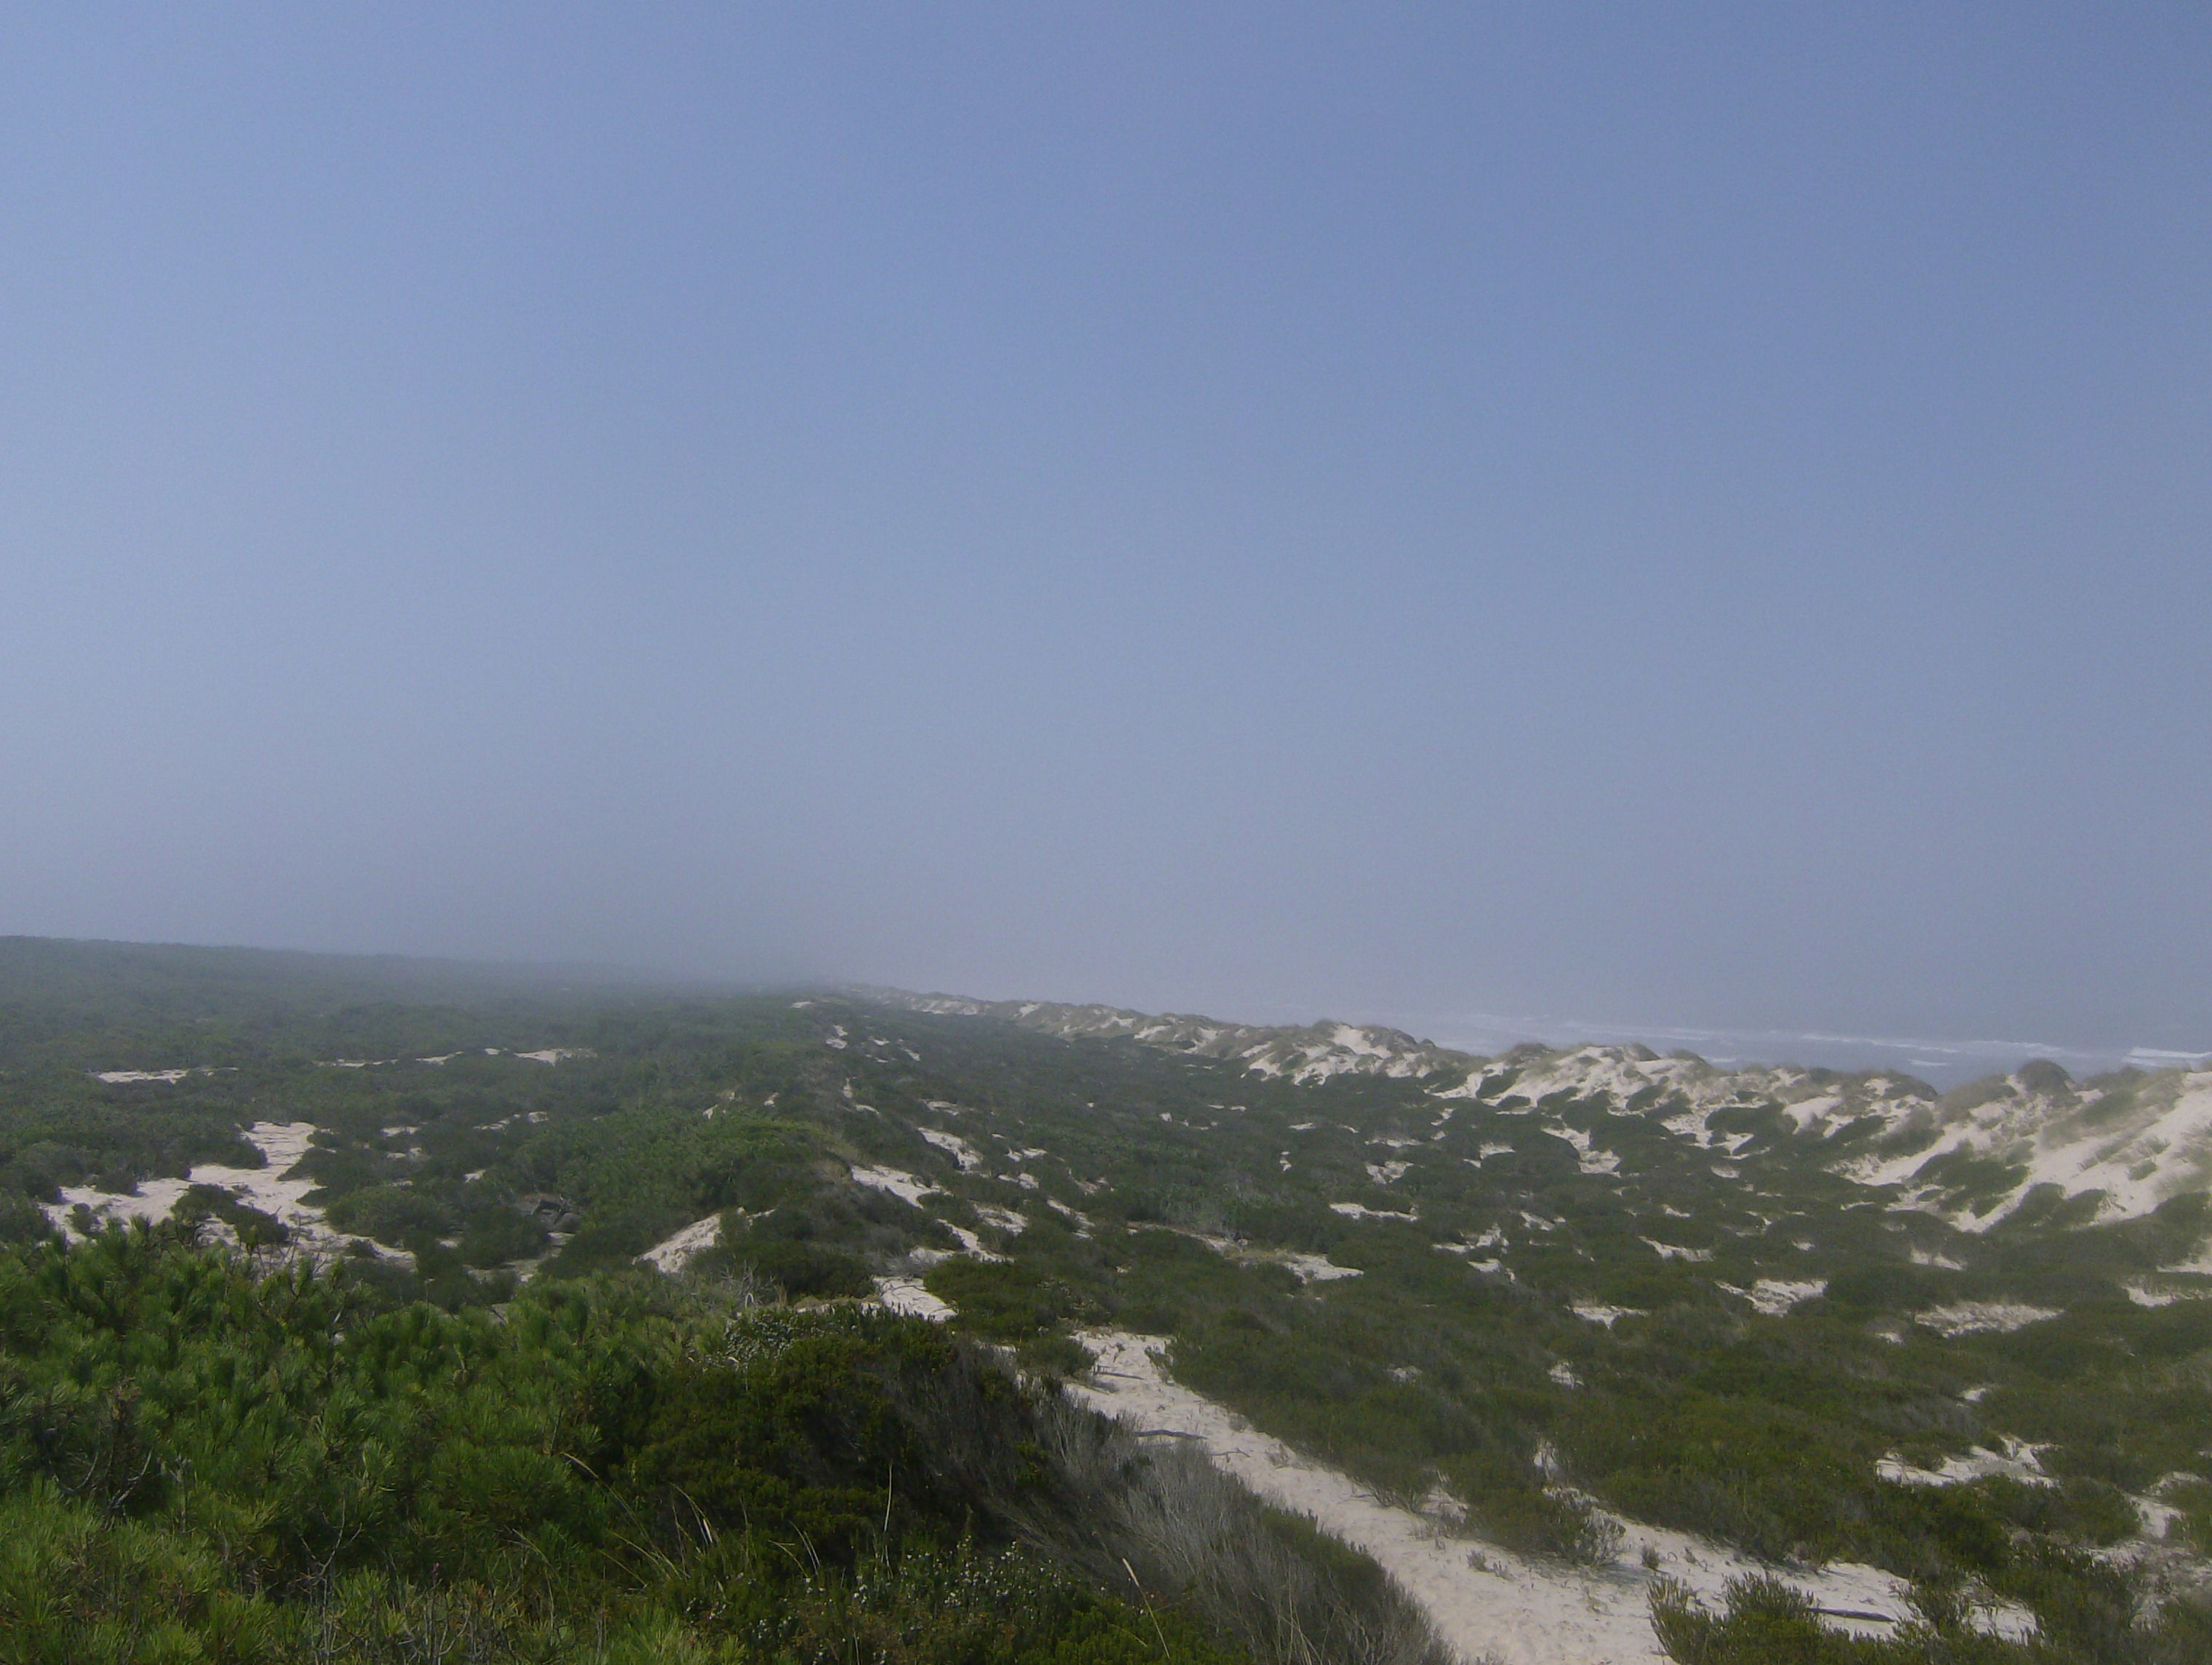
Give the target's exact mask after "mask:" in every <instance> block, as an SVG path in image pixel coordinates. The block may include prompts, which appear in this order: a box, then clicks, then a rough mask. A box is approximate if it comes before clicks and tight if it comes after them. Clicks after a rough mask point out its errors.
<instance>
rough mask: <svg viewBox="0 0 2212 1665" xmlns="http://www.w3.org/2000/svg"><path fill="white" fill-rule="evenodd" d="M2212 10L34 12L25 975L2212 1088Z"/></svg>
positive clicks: (3, 288) (23, 798)
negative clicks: (999, 1001) (1092, 1010)
mask: <svg viewBox="0 0 2212 1665" xmlns="http://www.w3.org/2000/svg"><path fill="white" fill-rule="evenodd" d="M2208 647H2212V9H2208V8H2206V7H2204V6H2203V5H2202V4H2186V5H2172V6H2154V5H2145V6H2124V7H2122V6H2102V7H2098V6H2073V7H2065V8H2041V7H2036V6H2030V5H2021V4H2012V3H2008V4H2003V5H1996V6H1989V7H1976V6H1969V5H1942V6H1927V5H1911V6H1906V5H1899V6H1895V7H1863V6H1839V7H1807V6H1790V7H1779V6H1753V5H1741V6H1724V7H1722V6H1717V7H1671V6H1670V7H1662V6H1648V5H1636V6H1627V5H1623V6H1618V7H1602V8H1587V9H1575V8H1567V7H1554V6H1523V7H1483V6H1464V5H1453V6H1439V7H1433V8H1428V7H1401V8H1392V7H1383V6H1375V5H1365V6H1356V7H1354V6H1340V7H1333V8H1328V9H1300V8H1296V7H1286V6H1284V5H1279V4H1267V5H1263V6H1253V7H1249V8H1243V7H1196V8H1194V7H1191V6H1188V5H1185V4H1177V5H1169V6H1161V7H1157V8H1155V7H1142V6H1129V5H1121V6H1111V7H1096V8H1076V7H1059V6H1036V5H1022V6H1008V7H1004V8H993V7H981V6H932V7H918V6H906V5H890V4H885V5H880V6H872V7H865V8H855V7H836V6H829V5H820V4H808V5H804V6H800V5H793V6H788V7H779V8H764V7H741V6H735V5H711V6H700V7H696V8H691V7H677V6H637V5H627V4H625V5H620V6H614V5H610V6H605V7H601V8H578V7H556V6H549V5H544V4H531V5H526V6H513V7H493V6H470V7H452V6H420V7H412V8H410V7H401V6H393V5H375V6H362V7H357V8H348V7H338V6H313V7H301V6H283V7H275V6H272V7H267V8H255V7H240V6H224V7H207V8H191V7H179V6H173V5H162V6H149V7H146V8H143V9H103V8H97V7H92V6H69V7H45V8H33V7H17V8H11V9H9V12H8V13H7V15H6V17H5V20H4V21H0V794H4V801H0V812H3V813H0V931H17V932H31V933H43V934H57V935H73V936H94V935H97V936H114V937H130V938H162V939H183V940H196V941H213V942H240V943H258V944H270V945H298V946H312V947H325V948H362V949H379V950H400V951H428V952H437V953H448V954H459V955H469V956H479V955H481V956H496V957H568V958H574V957H588V958H608V959H616V960H622V961H627V962H634V963H646V964H652V965H658V966H667V967H680V968H687V969H707V970H713V971H717V972H728V973H735V974H739V975H765V976H779V977H780V976H836V977H850V978H858V979H866V980H873V981H894V982H898V983H902V984H907V985H910V986H926V987H943V988H957V989H960V990H964V991H969V992H973V993H978V994H1016V993H1025V994H1041V995H1052V996H1061V997H1071V998H1091V997H1101V998H1107V999H1111V1000H1118V1001H1122V1002H1126V1003H1129V1004H1134V1005H1140V1006H1176V1007H1185V1008H1192V1007H1195V1008H1199V1009H1214V1010H1221V1011H1226V1012H1291V1011H1304V1012H1322V1011H1328V1012H1335V1013H1340V1014H1346V1015H1361V1016H1366V1015H1376V1016H1389V1015H1394V1014H1413V1015H1417V1016H1419V1017H1422V1018H1437V1016H1438V1015H1439V1014H1449V1013H1453V1012H1509V1013H1527V1012H1535V1013H1571V1014H1578V1015H1580V1016H1581V1017H1586V1018H1590V1019H1592V1020H1596V1019H1605V1020H1607V1021H1613V1022H1619V1023H1625V1024H1650V1025H1661V1024H1674V1025H1698V1024H1706V1025H1733V1026H1737V1027H1743V1028H1775V1029H1783V1030H1804V1029H1814V1030H1870V1029H1871V1030H1883V1031H1893V1030H1903V1031H1906V1032H1910V1033H1912V1034H1918V1035H1950V1036H2025V1037H2029V1038H2035V1039H2040V1040H2046V1041H2051V1042H2079V1043H2082V1044H2124V1043H2128V1042H2148V1043H2150V1044H2154V1045H2163V1046H2176V1047H2212V653H2208Z"/></svg>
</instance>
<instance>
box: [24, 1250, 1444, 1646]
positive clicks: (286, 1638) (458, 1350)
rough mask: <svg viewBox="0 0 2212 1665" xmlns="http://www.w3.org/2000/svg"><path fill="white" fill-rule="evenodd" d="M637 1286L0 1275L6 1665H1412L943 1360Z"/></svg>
mask: <svg viewBox="0 0 2212 1665" xmlns="http://www.w3.org/2000/svg"><path fill="white" fill-rule="evenodd" d="M658 1282H659V1280H657V1279H644V1278H632V1279H625V1280H609V1279H588V1280H580V1281H572V1282H554V1283H550V1284H549V1285H547V1286H546V1287H545V1288H544V1291H542V1292H539V1291H534V1290H533V1291H532V1292H531V1293H529V1294H527V1295H526V1296H524V1297H521V1298H519V1299H516V1300H514V1301H513V1302H510V1303H505V1304H504V1305H502V1306H501V1308H499V1309H498V1310H496V1311H494V1310H487V1309H483V1308H476V1309H471V1310H467V1311H464V1312H461V1313H447V1312H443V1311H441V1310H438V1309H436V1308H435V1307H433V1306H430V1305H428V1304H426V1303H422V1302H419V1301H415V1302H404V1303H403V1302H398V1301H394V1300H392V1299H391V1298H389V1297H385V1296H383V1295H381V1294H380V1293H379V1292H377V1291H374V1289H371V1288H367V1287H364V1286H362V1285H359V1284H358V1283H356V1281H355V1280H354V1279H351V1278H349V1276H348V1275H347V1274H346V1273H344V1272H343V1269H341V1270H340V1271H338V1272H337V1273H326V1274H318V1273H314V1272H313V1271H312V1270H309V1269H306V1268H295V1269H294V1270H292V1271H289V1272H283V1273H262V1274H260V1275H258V1276H257V1275H255V1274H254V1273H252V1271H251V1270H250V1269H249V1268H248V1267H246V1265H244V1264H243V1263H242V1262H241V1261H239V1260H238V1259H236V1258H235V1257H232V1256H226V1255H216V1254H210V1253H209V1252H206V1251H203V1250H197V1249H192V1248H191V1246H190V1245H189V1244H188V1243H185V1242H184V1241H182V1237H181V1234H180V1233H179V1232H176V1231H172V1230H169V1229H167V1228H164V1229H161V1230H157V1231H152V1232H149V1231H146V1230H144V1229H143V1228H137V1229H133V1230H118V1231H107V1232H104V1233H101V1234H99V1235H97V1236H95V1237H94V1238H93V1239H92V1240H91V1241H90V1242H89V1243H85V1244H83V1245H81V1246H79V1247H77V1248H75V1249H67V1250H64V1249H61V1248H59V1247H58V1246H53V1245H48V1246H41V1247H39V1248H34V1249H28V1250H18V1251H16V1252H15V1253H12V1254H10V1255H7V1256H5V1257H4V1258H0V1657H4V1658H7V1659H9V1660H25V1661H29V1660H40V1661H46V1660H52V1661H62V1660H70V1661H77V1660H116V1661H126V1660H127V1661H142V1660H143V1661H155V1660H161V1661H168V1660H202V1659H204V1660H210V1661H215V1660H235V1661H248V1660H293V1659H311V1658H312V1659H344V1660H364V1661H366V1660H386V1659H390V1660H403V1659H406V1660H414V1659H447V1658H450V1659H463V1658H465V1659H472V1660H474V1659H493V1660H549V1661H550V1660H556V1659H558V1660H568V1659H593V1660H597V1659H605V1660H639V1661H647V1660H652V1661H694V1660H696V1661H707V1660H730V1661H738V1660H744V1661H751V1660H776V1661H782V1660H793V1661H798V1660H823V1661H828V1660H841V1661H842V1660H848V1659H870V1660H892V1661H947V1662H950V1661H960V1662H970V1661H974V1662H986V1661H987V1662H1000V1661H1004V1662H1008V1665H1012V1662H1040V1665H1042V1662H1047V1661H1052V1662H1069V1665H1075V1662H1081V1665H1113V1662H1122V1661H1127V1662H1131V1665H1134V1662H1138V1661H1150V1660H1154V1659H1158V1658H1168V1659H1173V1660H1177V1661H1188V1662H1193V1665H1216V1662H1220V1665H1226V1662H1229V1661H1231V1660H1235V1659H1237V1658H1241V1657H1243V1656H1246V1655H1247V1653H1248V1651H1249V1652H1250V1653H1251V1654H1252V1655H1253V1656H1256V1657H1262V1658H1268V1657H1272V1658H1281V1659H1286V1660H1288V1659H1299V1658H1303V1657H1306V1655H1305V1654H1303V1653H1301V1652H1300V1651H1298V1650H1297V1649H1295V1648H1291V1647H1285V1646H1281V1645H1279V1639H1278V1638H1271V1637H1270V1636H1269V1635H1268V1634H1267V1630H1268V1627H1269V1626H1270V1625H1271V1624H1272V1622H1273V1620H1272V1617H1271V1616H1270V1615H1269V1614H1268V1613H1264V1612H1262V1611H1261V1607H1262V1606H1263V1605H1264V1604H1262V1603H1260V1602H1258V1601H1255V1595H1254V1589H1255V1583H1258V1582H1260V1580H1261V1579H1263V1580H1264V1586H1265V1588H1266V1589H1267V1590H1269V1591H1282V1590H1287V1591H1290V1592H1291V1593H1293V1595H1295V1596H1297V1597H1298V1598H1301V1599H1298V1600H1294V1601H1293V1602H1292V1603H1291V1606H1290V1607H1289V1608H1288V1609H1287V1611H1288V1612H1289V1613H1291V1616H1293V1617H1294V1618H1296V1619H1299V1620H1301V1621H1303V1622H1304V1626H1306V1629H1307V1632H1308V1634H1310V1636H1312V1637H1314V1638H1317V1639H1319V1640H1321V1641H1322V1642H1323V1643H1327V1642H1329V1641H1340V1640H1341V1639H1342V1638H1341V1636H1340V1635H1332V1630H1333V1629H1334V1631H1335V1632H1344V1631H1345V1630H1346V1628H1347V1625H1349V1626H1351V1627H1352V1628H1357V1627H1358V1626H1366V1627H1368V1628H1369V1629H1370V1630H1376V1631H1383V1630H1388V1629H1389V1627H1390V1626H1391V1625H1393V1624H1394V1623H1395V1626H1396V1632H1395V1636H1394V1637H1392V1638H1390V1640H1391V1643H1392V1644H1394V1645H1384V1646H1377V1647H1376V1648H1374V1649H1372V1650H1370V1651H1368V1652H1366V1653H1365V1654H1364V1656H1365V1657H1370V1658H1374V1659H1377V1660H1383V1659H1399V1660H1405V1661H1407V1662H1412V1661H1415V1660H1418V1659H1419V1658H1420V1657H1422V1652H1423V1650H1422V1647H1421V1644H1420V1638H1419V1632H1418V1627H1417V1626H1413V1625H1411V1624H1410V1623H1409V1622H1408V1621H1407V1619H1406V1618H1405V1615H1404V1614H1403V1613H1402V1612H1401V1610H1400V1609H1399V1608H1398V1607H1396V1605H1395V1603H1394V1602H1393V1601H1391V1600H1390V1599H1389V1595H1388V1592H1387V1591H1385V1590H1383V1589H1381V1588H1380V1586H1379V1583H1378V1578H1377V1575H1376V1573H1375V1572H1374V1571H1373V1569H1372V1568H1371V1567H1368V1566H1365V1565H1362V1564H1359V1563H1358V1562H1356V1561H1354V1560H1352V1559H1349V1558H1346V1557H1342V1556H1340V1555H1332V1554H1329V1553H1327V1551H1326V1547H1324V1546H1320V1545H1317V1544H1316V1543H1314V1542H1313V1541H1312V1540H1310V1534H1303V1533H1302V1532H1300V1531H1299V1529H1298V1528H1296V1527H1295V1526H1294V1525H1293V1524H1292V1523H1290V1522H1278V1521H1275V1520H1273V1519H1271V1518H1268V1517H1265V1516H1262V1515H1261V1511H1259V1510H1256V1509H1255V1508H1253V1507H1251V1506H1250V1505H1249V1504H1241V1506H1240V1503H1239V1500H1237V1498H1234V1497H1232V1496H1231V1495H1229V1488H1227V1487H1225V1486H1221V1485H1220V1484H1218V1483H1212V1482H1211V1481H1210V1476H1209V1475H1208V1474H1206V1473H1205V1472H1204V1471H1203V1470H1202V1468H1201V1469H1200V1470H1199V1471H1197V1472H1192V1471H1191V1470H1190V1469H1189V1468H1188V1464H1187V1462H1186V1461H1184V1460H1183V1459H1181V1458H1179V1457H1177V1456H1176V1455H1172V1454H1170V1455H1166V1456H1164V1457H1158V1458H1156V1457H1153V1456H1151V1455H1146V1454H1144V1453H1142V1452H1140V1451H1139V1450H1138V1449H1136V1447H1135V1445H1134V1443H1133V1441H1131V1440H1129V1439H1128V1438H1127V1437H1125V1436H1121V1435H1117V1434H1115V1433H1113V1432H1111V1431H1108V1430H1107V1429H1105V1428H1104V1427H1103V1425H1098V1424H1097V1422H1096V1421H1095V1419H1090V1418H1087V1417H1085V1416H1083V1415H1082V1414H1081V1413H1076V1412H1073V1411H1072V1410H1071V1409H1070V1408H1069V1407H1066V1405H1065V1404H1064V1403H1063V1402H1062V1401H1060V1400H1059V1399H1058V1398H1057V1396H1056V1395H1054V1394H1053V1393H1052V1391H1051V1390H1050V1389H1046V1388H1042V1387H1038V1386H1035V1385H1031V1386H1029V1387H1024V1386H1023V1385H1022V1384H1020V1383H1019V1382H1018V1381H1017V1380H1016V1379H1015V1377H1014V1376H1012V1374H1010V1373H1009V1372H1007V1371H1006V1370H1005V1369H1004V1368H1003V1367H1001V1366H1000V1364H997V1363H996V1361H995V1360H993V1359H991V1358H988V1357H987V1356H985V1355H984V1354H982V1353H981V1352H978V1350H977V1349H976V1348H975V1347H974V1346H971V1345H969V1344H967V1343H964V1342H962V1341H959V1340H957V1339H955V1338H954V1337H952V1336H951V1335H948V1334H946V1333H945V1331H944V1330H943V1329H942V1328H938V1327H934V1326H931V1325H927V1324H924V1323H921V1322H915V1321H912V1320H901V1319H896V1318H891V1317H888V1316H881V1315H872V1314H870V1313H868V1312H866V1311H865V1310H860V1309H858V1308H855V1307H853V1306H850V1305H845V1306H841V1307H831V1308H828V1309H822V1310H814V1311H811V1312H810V1311H800V1310H793V1309H791V1308H788V1307H780V1306H779V1307H767V1308H760V1307H747V1306H744V1305H741V1304H738V1303H737V1302H736V1300H735V1299H733V1297H732V1292H731V1291H730V1290H729V1289H728V1288H727V1286H726V1285H713V1284H708V1283H702V1282H701V1281H698V1280H692V1281H690V1282H688V1283H687V1284H685V1285H684V1286H683V1287H682V1288H681V1289H680V1290H678V1289H676V1288H675V1287H673V1286H669V1285H661V1286H659V1287H656V1286H655V1285H656V1284H657V1283H658ZM1207 1508H1211V1509H1212V1510H1213V1512H1214V1513H1213V1518H1212V1519H1211V1520H1210V1521H1208V1522H1206V1523H1205V1524H1203V1525H1201V1526H1199V1527H1196V1528H1188V1529H1186V1530H1185V1531H1184V1532H1183V1534H1182V1536H1181V1537H1178V1536H1177V1535H1176V1534H1175V1533H1172V1532H1162V1531H1159V1530H1157V1529H1148V1528H1156V1526H1157V1522H1158V1521H1159V1520H1161V1519H1164V1518H1168V1517H1170V1516H1173V1517H1174V1518H1176V1520H1178V1521H1184V1520H1187V1518H1188V1517H1189V1516H1191V1515H1192V1514H1193V1513H1194V1511H1195V1512H1196V1513H1198V1514H1199V1515H1201V1516H1202V1515H1203V1514H1204V1512H1205V1510H1206V1509H1207ZM1255 1543H1256V1544H1258V1545H1260V1546H1262V1547H1265V1546H1267V1545H1273V1547H1274V1551H1275V1553H1274V1556H1273V1560H1272V1561H1270V1560H1269V1559H1268V1558H1267V1556H1266V1555H1265V1554H1264V1553H1261V1554H1258V1555H1256V1556H1255V1550H1254V1545H1255ZM1255 1574H1256V1575H1258V1577H1257V1578H1255ZM1132 1581H1133V1582H1132ZM1116 1583H1118V1584H1120V1586H1121V1588H1120V1589H1118V1590H1116V1589H1112V1588H1111V1587H1112V1586H1113V1585H1115V1584H1116ZM1355 1653H1356V1650H1347V1651H1346V1652H1344V1653H1341V1654H1328V1653H1325V1654H1323V1655H1321V1656H1324V1657H1335V1656H1355Z"/></svg>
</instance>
